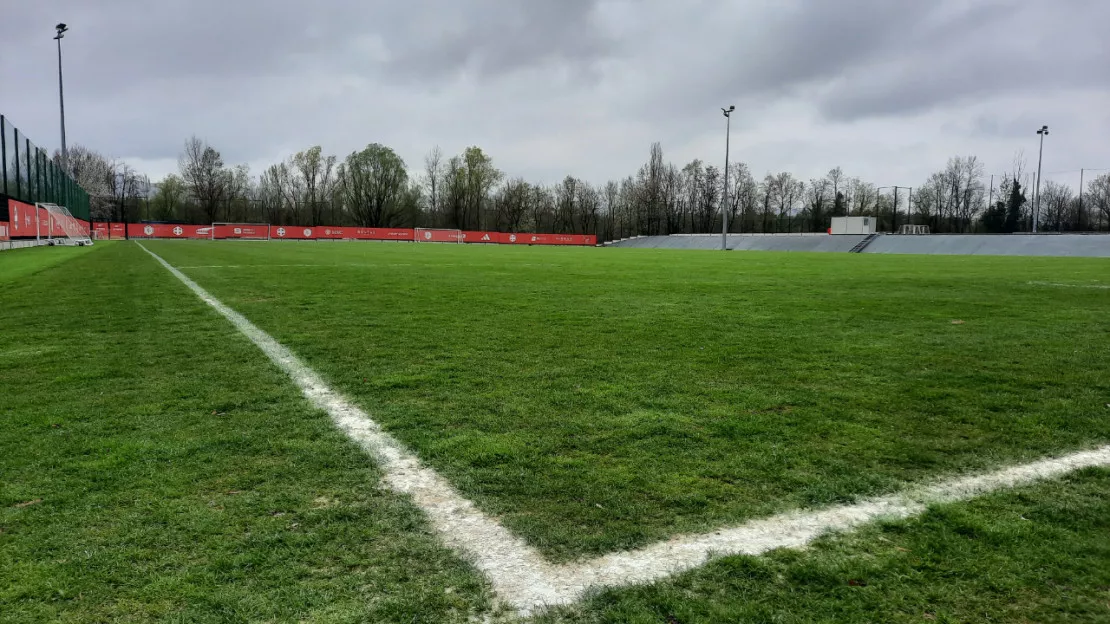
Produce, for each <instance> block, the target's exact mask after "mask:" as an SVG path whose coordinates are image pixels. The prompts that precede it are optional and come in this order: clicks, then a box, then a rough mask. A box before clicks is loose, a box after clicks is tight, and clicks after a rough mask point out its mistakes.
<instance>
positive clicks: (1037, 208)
mask: <svg viewBox="0 0 1110 624" xmlns="http://www.w3.org/2000/svg"><path fill="white" fill-rule="evenodd" d="M1037 134H1038V135H1040V137H1041V151H1040V154H1038V155H1037V190H1036V194H1037V203H1036V205H1034V206H1033V233H1034V234H1036V233H1037V226H1039V225H1040V222H1041V162H1042V161H1043V160H1044V138H1045V137H1046V136H1048V126H1041V129H1040V130H1037Z"/></svg>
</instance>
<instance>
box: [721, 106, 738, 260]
mask: <svg viewBox="0 0 1110 624" xmlns="http://www.w3.org/2000/svg"><path fill="white" fill-rule="evenodd" d="M735 110H736V107H735V106H729V107H728V108H722V109H721V112H723V113H724V114H725V192H724V197H723V199H722V201H721V251H728V144H729V139H730V138H731V136H732V112H733V111H735Z"/></svg>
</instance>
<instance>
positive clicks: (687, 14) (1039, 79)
mask: <svg viewBox="0 0 1110 624" xmlns="http://www.w3.org/2000/svg"><path fill="white" fill-rule="evenodd" d="M9 4H11V5H12V6H10V7H8V6H6V7H5V9H4V14H3V16H2V17H3V19H2V20H0V88H2V89H3V92H2V93H0V97H2V98H3V99H2V100H0V107H2V108H3V110H2V111H0V112H5V113H6V114H8V115H9V116H11V118H12V119H14V120H16V121H17V123H18V124H19V125H20V126H21V127H22V128H23V129H24V130H26V131H28V133H29V134H30V135H31V136H32V137H33V138H34V139H35V140H36V141H37V142H39V143H42V144H44V145H49V144H50V142H51V140H52V138H53V137H52V134H56V133H57V130H56V128H57V122H56V114H57V113H56V107H55V105H54V102H56V99H55V95H54V89H55V88H56V83H55V82H54V77H53V69H54V65H53V63H54V58H53V42H52V41H50V39H49V38H50V36H51V35H52V27H53V24H54V23H55V22H57V21H67V22H69V23H70V24H71V26H72V28H73V30H72V32H71V34H70V35H69V36H68V37H67V39H66V43H65V48H66V55H67V56H66V71H67V83H66V84H67V113H68V115H69V118H68V121H69V128H68V129H69V138H70V140H71V142H81V143H86V144H89V145H90V146H92V147H95V148H97V149H100V150H102V151H104V152H107V153H110V154H113V155H117V156H122V157H133V158H138V159H142V160H144V161H150V162H153V161H172V160H173V159H175V158H176V156H177V153H178V151H179V150H180V146H181V144H182V142H183V141H184V139H185V138H186V137H187V136H189V135H190V134H193V133H196V134H197V135H199V136H202V137H205V138H207V139H208V140H210V141H211V142H212V143H213V144H214V145H215V146H216V147H218V148H219V149H221V150H222V151H223V152H224V155H225V157H226V159H227V160H228V161H229V162H242V161H251V162H266V161H267V160H273V159H275V158H278V157H281V155H283V154H285V153H288V152H289V151H290V150H297V149H303V148H305V147H307V146H309V145H313V144H317V143H319V144H322V145H324V147H325V149H327V150H329V151H331V152H334V153H338V154H340V155H342V154H346V153H348V152H350V151H351V150H352V149H356V148H358V147H361V146H363V145H365V144H366V143H368V142H371V141H380V142H385V143H388V144H390V145H392V146H394V147H395V148H396V149H397V150H398V151H399V152H400V153H401V154H402V155H403V156H404V157H405V158H406V159H407V160H408V161H409V162H410V163H418V162H419V160H420V158H421V156H422V155H423V153H424V152H425V151H426V150H427V149H429V148H430V147H432V146H433V145H435V144H437V143H438V144H440V145H442V146H443V147H444V148H445V149H447V150H449V151H453V150H457V149H461V147H463V146H465V145H468V144H478V145H482V146H483V147H487V148H488V149H489V151H490V152H491V153H492V154H493V156H494V158H495V159H497V158H499V153H503V154H506V156H505V158H506V159H507V160H510V161H511V162H499V165H500V166H502V167H504V168H505V169H506V170H507V171H508V172H510V173H512V174H517V173H520V174H525V175H529V174H532V175H536V176H538V177H540V178H541V179H545V180H548V181H552V180H555V179H558V178H559V177H560V176H561V175H562V174H563V173H568V172H573V173H574V174H575V175H580V176H583V177H586V178H588V179H595V180H596V179H599V178H600V179H603V178H604V177H606V176H611V175H621V174H622V172H623V173H631V172H633V171H635V169H636V167H638V166H639V164H641V162H642V161H643V159H644V155H645V154H646V150H647V146H648V145H649V144H650V143H651V142H652V141H654V140H661V141H663V143H664V148H665V149H666V150H667V153H668V154H669V155H670V154H673V155H674V156H675V158H679V159H681V158H686V157H687V156H691V157H700V158H703V159H712V158H714V157H715V156H716V153H715V152H714V151H708V150H716V149H717V144H718V142H719V141H718V138H719V134H718V133H719V132H720V131H723V119H721V118H720V113H719V111H718V110H717V107H719V106H723V105H728V104H736V105H738V106H739V107H740V108H741V109H742V111H743V114H742V115H737V116H736V117H735V118H734V119H733V126H732V127H733V130H734V132H735V133H736V136H735V138H736V143H734V145H739V146H740V147H739V148H738V149H741V150H743V154H744V158H746V159H750V160H751V162H752V165H753V167H754V168H755V169H757V170H759V169H761V168H762V165H760V164H759V162H760V161H761V160H762V161H765V162H768V163H776V164H775V166H780V163H785V162H794V163H797V166H798V167H799V169H805V168H807V167H810V166H812V168H813V169H814V170H818V171H819V170H821V169H825V170H827V169H828V168H829V167H831V166H833V165H835V164H845V165H850V164H856V166H858V167H859V168H861V169H867V168H872V169H882V168H884V167H888V166H889V160H890V159H889V154H890V153H892V151H894V150H899V149H902V148H900V147H898V145H901V146H903V147H905V153H910V154H912V153H920V154H921V155H919V156H917V157H916V158H918V159H920V160H922V161H924V160H928V161H930V162H932V160H933V159H935V158H936V157H937V155H936V154H935V153H932V152H930V153H928V154H925V153H924V151H925V150H923V149H921V146H922V145H926V144H927V145H929V149H930V150H939V151H941V154H942V155H943V153H944V152H947V151H949V147H948V146H947V145H946V144H944V143H943V142H940V141H938V140H937V136H938V128H936V127H929V128H925V127H922V123H923V122H922V121H921V113H924V112H930V111H931V112H932V113H933V114H935V115H936V116H937V118H938V119H937V120H936V121H935V123H936V124H940V126H941V129H940V132H939V134H940V135H943V134H944V133H945V132H946V131H945V130H944V128H950V129H951V128H964V129H966V135H967V136H966V137H961V138H964V139H966V138H967V137H972V138H977V139H978V140H981V141H984V142H987V143H989V144H993V143H994V142H996V141H997V142H1002V141H1005V140H1008V137H1009V136H1010V133H1011V132H1012V133H1014V134H1013V136H1022V135H1023V133H1026V132H1025V131H1024V130H1022V129H1021V128H1022V127H1023V123H1022V122H1020V121H1019V120H1023V119H1025V118H1026V117H1025V115H1032V116H1036V117H1038V118H1040V117H1041V116H1042V114H1043V113H1051V112H1053V111H1055V114H1057V115H1064V114H1065V113H1064V112H1063V111H1068V112H1069V113H1070V114H1071V115H1072V116H1073V117H1075V116H1079V117H1082V118H1083V122H1084V123H1086V124H1088V125H1089V126H1090V127H1091V128H1102V127H1105V126H1106V124H1107V123H1110V119H1107V116H1108V114H1107V113H1106V112H1105V110H1103V109H1100V108H1099V106H1098V105H1097V104H1095V103H1098V102H1106V94H1107V92H1108V89H1107V86H1106V85H1107V84H1110V74H1108V72H1110V62H1106V61H1107V54H1106V53H1105V52H1104V51H1103V47H1102V39H1103V37H1102V33H1101V32H1099V29H1100V28H1101V26H1102V25H1103V24H1105V23H1107V21H1108V20H1110V3H1106V2H1105V0H1043V1H1041V0H975V1H974V2H973V1H971V0H930V1H922V0H781V1H773V0H727V1H726V0H684V1H682V2H676V1H674V0H520V1H512V0H454V1H453V0H410V1H408V2H386V1H379V2H366V1H357V0H346V1H344V0H330V1H325V2H319V3H315V4H309V3H301V2H290V1H289V0H270V1H266V2H263V1H262V0H191V1H186V0H162V1H159V2H148V1H140V0H97V2H77V1H76V0H71V1H69V2H66V3H65V6H63V5H62V3H58V4H55V5H49V4H47V3H45V2H29V1H28V2H10V3H9ZM59 7H61V8H60V9H59ZM1077 90H1084V91H1083V93H1084V94H1086V96H1089V97H1085V98H1080V100H1079V103H1076V102H1075V99H1076V97H1077V95H1076V93H1077ZM14 93H18V97H14V96H12V94H14ZM1057 93H1066V94H1067V97H1068V98H1069V99H1070V101H1063V98H1061V97H1058V96H1055V94H1057ZM1054 97H1055V99H1054ZM1100 98H1101V99H1100ZM1033 99H1036V101H1037V102H1038V104H1037V106H1040V107H1047V108H1051V110H1048V111H1041V110H1034V111H1023V110H1021V109H1022V108H1023V107H1026V108H1028V107H1032V106H1034V105H1033V104H1032V103H1031V102H1032V100H1033ZM1001 101H1004V102H1005V104H1004V105H1005V106H1007V107H1012V108H1013V110H1009V111H1008V112H1007V114H1006V115H1002V114H1001V112H1000V114H999V116H1000V117H1002V118H1003V119H1001V120H997V121H996V123H994V124H993V125H992V124H991V123H989V122H984V123H979V124H978V125H976V123H975V120H976V119H980V118H983V117H984V116H986V118H987V119H988V121H989V119H990V112H989V109H984V108H983V107H982V106H981V105H982V104H983V103H984V102H986V103H991V102H1001ZM44 103H46V104H45V105H44ZM1000 106H1001V104H1000ZM1084 107H1086V108H1084ZM1086 109H1090V110H1086ZM1106 110H1110V106H1108V107H1106ZM814 117H816V119H814ZM771 120H773V121H771ZM891 121H895V122H897V123H900V124H901V125H897V126H891V125H889V124H890V122H891ZM930 123H934V121H932V120H931V121H930ZM1047 123H1053V122H1052V121H1048V122H1047ZM769 124H771V125H774V126H775V131H774V132H770V133H768V132H766V130H767V128H768V125H769ZM860 124H872V126H875V125H876V124H878V125H880V126H881V127H883V128H884V129H886V132H887V133H888V134H887V135H886V136H884V137H883V139H886V140H890V141H895V142H897V143H898V145H893V146H885V145H884V146H875V145H872V146H871V147H870V148H867V147H864V146H862V145H859V146H845V145H844V141H843V139H842V138H841V135H838V134H837V133H838V132H843V131H844V130H845V128H846V127H848V126H852V127H853V129H854V126H856V125H860ZM890 128H897V130H896V131H891V130H890ZM816 132H825V133H826V135H825V136H824V137H817V136H814V133H816ZM1092 132H1093V131H1092ZM952 133H953V134H956V135H959V134H960V132H959V131H956V130H953V131H952ZM1079 134H1081V133H1078V132H1077V133H1076V136H1077V138H1076V139H1075V140H1076V141H1077V142H1078V141H1080V140H1082V139H1081V138H1080V137H1079ZM745 135H749V139H748V140H747V141H745V139H744V138H743V137H744V136H745ZM1059 136H1060V139H1059V140H1060V141H1063V140H1065V137H1064V135H1063V133H1061V134H1060V135H1059ZM965 143H966V141H965ZM1094 143H1095V142H1092V144H1091V145H1086V147H1084V148H1082V149H1080V147H1079V146H1077V147H1075V148H1073V151H1074V152H1075V153H1077V154H1078V153H1083V154H1091V153H1096V152H1097V149H1098V148H1096V147H1094V146H1093V144H1094ZM807 144H808V145H810V146H811V147H810V148H809V149H807V148H806V147H805V146H806V145H807ZM745 146H750V147H751V149H745ZM829 146H835V147H829ZM911 148H912V149H911ZM966 149H969V148H968V147H967V146H966V145H965V144H964V143H961V144H960V147H959V151H960V152H961V153H962V152H964V151H965V150H966ZM1011 149H1012V148H1009V147H1007V148H1006V151H1007V152H1009V151H1011ZM881 150H887V151H885V152H882V151H881ZM897 153H899V155H900V156H899V157H900V158H902V157H903V156H902V154H903V151H898V152H897ZM820 154H831V155H828V156H821V155H820ZM841 158H842V159H843V161H842V162H832V161H834V160H839V159H841ZM907 158H908V157H907ZM807 159H810V160H813V161H815V162H814V163H812V165H809V164H806V163H807ZM906 166H907V167H917V166H919V165H916V164H912V163H908V164H906ZM568 169H571V171H568Z"/></svg>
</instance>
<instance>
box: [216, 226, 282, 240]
mask: <svg viewBox="0 0 1110 624" xmlns="http://www.w3.org/2000/svg"><path fill="white" fill-rule="evenodd" d="M209 238H211V239H212V240H270V224H269V223H213V224H212V231H211V232H210V233H209Z"/></svg>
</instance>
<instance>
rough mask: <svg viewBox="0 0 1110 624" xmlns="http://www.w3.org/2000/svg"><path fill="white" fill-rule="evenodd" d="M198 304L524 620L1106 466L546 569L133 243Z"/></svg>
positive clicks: (257, 333)
mask: <svg viewBox="0 0 1110 624" xmlns="http://www.w3.org/2000/svg"><path fill="white" fill-rule="evenodd" d="M137 244H138V245H139V247H140V248H142V250H143V251H145V252H147V253H148V254H150V255H151V256H152V257H153V258H154V259H155V260H157V261H158V262H159V263H160V264H161V265H162V266H163V267H165V268H166V270H168V271H169V272H170V273H171V274H173V275H174V277H176V278H177V279H178V280H180V281H181V282H182V283H183V284H185V285H186V286H187V287H188V288H189V289H190V290H192V291H193V293H194V294H196V295H197V297H199V298H200V299H201V300H202V301H204V302H205V303H207V304H208V305H209V306H211V307H212V308H213V309H214V310H216V311H217V312H219V313H220V314H221V315H222V316H223V317H224V318H226V319H227V320H228V321H230V322H231V323H232V324H233V325H235V327H236V328H237V329H238V330H239V331H240V332H241V333H242V334H243V335H244V336H246V337H247V338H248V339H249V340H250V341H251V342H253V343H254V344H255V345H256V346H257V347H258V348H259V349H261V350H262V352H263V353H265V354H266V356H267V357H269V358H270V360H271V361H272V362H273V363H274V364H276V365H277V366H278V367H279V368H281V369H282V370H283V371H284V372H285V373H286V374H288V375H289V377H290V378H291V379H292V380H293V382H294V383H295V384H296V385H297V387H298V388H300V390H301V392H302V393H303V394H304V396H305V397H306V398H307V399H308V400H309V401H310V402H311V403H312V404H313V405H315V406H316V407H317V408H319V409H322V410H324V411H325V412H327V413H328V415H329V416H330V417H331V419H332V421H333V422H334V423H335V424H336V426H337V427H338V428H339V429H340V430H342V431H343V432H344V433H346V434H347V436H348V437H349V438H351V439H352V440H354V441H355V442H357V443H358V444H359V445H360V446H361V447H362V448H363V449H365V450H366V451H367V452H369V453H370V454H371V455H372V456H373V457H374V459H375V460H376V461H377V463H378V464H379V466H380V467H381V469H382V472H383V480H384V481H385V483H386V484H387V485H388V486H389V488H390V489H392V490H393V491H395V492H398V493H401V494H405V495H408V496H410V497H411V498H412V500H413V502H414V503H415V504H416V505H417V506H418V507H420V509H421V510H422V511H423V512H424V513H425V514H426V515H427V516H428V519H429V520H430V522H431V524H432V526H433V527H434V528H435V530H436V531H437V532H438V533H439V535H440V536H441V538H442V540H443V541H444V543H446V544H447V545H448V546H449V547H451V548H452V549H454V550H455V551H457V552H459V553H460V554H461V555H462V556H463V557H464V558H465V559H467V560H468V561H470V562H471V563H473V565H474V566H475V567H476V568H477V569H478V570H479V571H480V572H482V574H484V575H485V577H486V578H487V580H488V581H489V582H490V585H491V586H492V588H493V590H494V592H495V593H496V594H497V597H498V598H500V599H501V600H504V601H505V602H507V603H508V604H510V605H511V606H512V607H513V608H515V609H516V610H517V612H518V613H520V614H521V615H529V614H531V613H532V612H533V611H535V610H536V609H538V608H542V607H544V606H549V605H560V604H569V603H572V602H574V601H576V600H578V599H579V598H580V597H581V596H582V595H583V593H584V592H585V591H586V590H588V589H590V588H595V587H596V588H601V587H608V586H618V585H628V584H633V583H646V582H650V581H654V580H658V579H661V578H664V577H667V576H670V575H672V574H675V573H678V572H683V571H686V570H690V569H693V568H696V567H699V566H701V565H703V564H705V563H707V562H708V561H710V560H711V559H713V558H716V557H720V556H725V555H735V554H747V555H759V554H762V553H765V552H768V551H770V550H773V549H776V548H800V547H802V546H805V545H806V544H808V543H809V542H810V541H812V540H813V539H815V538H817V537H819V536H821V535H823V534H825V533H828V532H831V531H844V530H849V529H852V528H855V527H858V526H860V525H862V524H866V523H869V522H872V521H875V520H878V519H882V518H892V519H894V518H906V517H910V516H913V515H917V514H919V513H921V512H923V511H925V509H926V508H927V507H928V505H929V504H933V503H945V502H955V501H960V500H966V499H969V498H973V497H976V496H980V495H983V494H987V493H989V492H993V491H996V490H1000V489H1004V488H1010V487H1015V486H1019V485H1022V484H1026V483H1031V482H1034V481H1038V480H1043V479H1050V478H1054V477H1059V476H1062V475H1064V474H1067V473H1069V472H1073V471H1075V470H1080V469H1083V468H1088V467H1094V466H1110V446H1103V447H1100V448H1097V449H1094V450H1088V451H1081V452H1077V453H1072V454H1069V455H1065V456H1062V457H1058V458H1051V459H1044V460H1040V461H1036V462H1033V463H1029V464H1022V465H1018V466H1012V467H1009V468H1003V469H1001V470H997V471H995V472H991V473H986V474H982V475H976V476H968V477H959V478H956V479H952V480H948V481H943V482H938V483H936V484H933V485H927V486H920V487H915V488H910V489H909V490H907V491H905V492H901V493H897V494H892V495H889V496H883V497H878V498H873V499H868V500H864V501H861V502H858V503H854V504H849V505H839V506H836V507H829V508H825V509H819V510H815V511H793V512H787V513H783V514H778V515H775V516H771V517H768V518H762V519H759V520H753V521H750V522H747V523H745V524H743V525H740V526H738V527H728V528H722V529H720V530H717V531H712V532H710V533H706V534H701V535H683V536H676V537H674V538H671V539H669V540H666V541H663V542H659V543H656V544H652V545H649V546H646V547H644V548H640V549H637V550H634V551H628V552H616V553H610V554H607V555H603V556H601V557H597V558H595V559H593V560H588V561H583V562H578V563H568V564H562V565H555V564H551V563H548V562H547V561H546V560H544V559H543V557H542V556H541V555H540V553H539V552H538V551H536V550H535V549H534V548H532V547H531V546H529V545H528V544H527V543H526V542H524V540H523V539H521V538H520V537H518V536H516V535H513V534H512V533H511V532H510V531H509V530H508V529H507V528H505V527H504V526H502V525H501V524H500V523H499V522H498V521H497V520H496V519H495V518H493V517H491V516H488V515H486V514H484V513H482V512H481V511H480V510H479V509H478V508H477V507H475V506H474V504H473V503H472V502H471V501H469V500H467V499H466V498H464V497H463V496H462V495H461V494H459V493H458V492H457V491H455V489H454V488H453V487H451V485H450V484H449V483H448V482H447V481H446V480H445V479H444V478H443V477H441V476H440V475H439V474H438V473H436V472H435V471H434V470H432V469H431V468H428V467H425V466H424V465H423V464H422V463H421V462H420V460H419V458H418V457H417V456H416V455H415V454H414V453H412V452H411V451H409V450H408V449H407V448H405V446H404V445H402V444H401V443H400V442H399V441H397V440H396V439H395V438H393V436H391V435H389V434H388V433H386V432H385V431H383V430H382V428H381V426H380V425H378V424H377V423H376V422H375V421H374V420H373V419H371V418H370V417H369V416H368V415H367V414H366V413H365V412H364V411H362V409H360V408H359V407H358V406H356V405H354V404H353V403H351V402H350V401H348V400H347V399H346V398H345V397H343V396H342V395H341V394H339V393H338V392H336V391H335V390H333V389H332V388H331V387H330V386H328V385H327V384H326V383H325V382H324V380H323V379H321V378H320V376H319V375H317V374H316V372H315V371H313V370H312V369H311V368H309V367H308V366H307V365H306V364H305V363H304V362H302V361H301V360H300V359H299V358H298V357H297V356H296V355H295V354H294V353H293V352H292V351H290V350H289V349H288V348H286V347H285V346H284V345H282V344H281V343H279V342H278V341H277V340H275V339H274V338H273V337H271V336H270V335H269V334H267V333H266V332H264V331H262V330H261V329H259V328H258V327H256V326H255V325H254V324H253V323H251V322H250V321H249V320H247V319H246V317H244V316H243V315H241V314H239V313H238V312H236V311H234V310H232V309H231V308H229V307H227V306H226V305H224V304H223V303H222V302H220V301H219V300H218V299H216V298H215V297H213V296H212V295H211V294H209V293H208V291H206V290H204V289H203V288H201V286H200V285H198V284H197V283H196V282H194V281H193V280H191V279H189V277H188V276H186V275H185V274H184V273H182V272H181V271H179V270H178V269H176V268H174V267H173V266H172V265H170V264H169V263H168V262H166V261H165V260H164V259H162V257H161V256H159V255H157V254H155V253H154V252H152V251H150V250H149V249H147V248H146V247H145V246H144V245H143V244H142V243H137Z"/></svg>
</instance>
